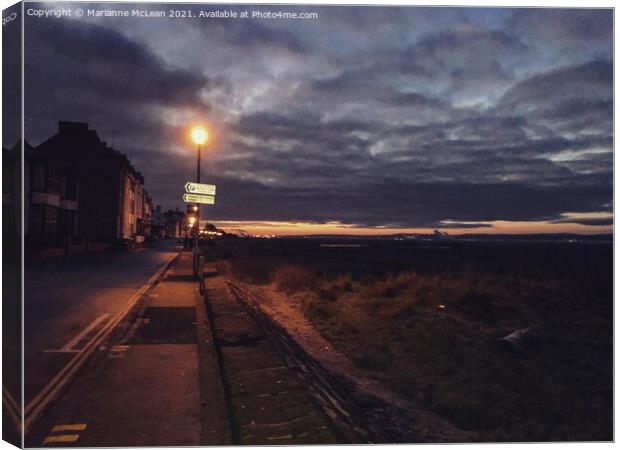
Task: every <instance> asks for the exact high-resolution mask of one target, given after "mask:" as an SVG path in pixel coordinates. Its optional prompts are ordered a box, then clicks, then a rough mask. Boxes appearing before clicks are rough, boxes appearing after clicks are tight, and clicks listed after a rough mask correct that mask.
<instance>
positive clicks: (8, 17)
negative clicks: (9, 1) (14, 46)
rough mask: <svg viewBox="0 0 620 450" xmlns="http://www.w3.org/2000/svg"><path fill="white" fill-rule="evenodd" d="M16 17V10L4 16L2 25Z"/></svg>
mask: <svg viewBox="0 0 620 450" xmlns="http://www.w3.org/2000/svg"><path fill="white" fill-rule="evenodd" d="M15 19H17V13H16V12H13V13H11V14H9V15H8V16H6V17H3V18H2V26H5V25H7V24H9V23H11V22H13V21H14V20H15Z"/></svg>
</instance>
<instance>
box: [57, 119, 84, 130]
mask: <svg viewBox="0 0 620 450" xmlns="http://www.w3.org/2000/svg"><path fill="white" fill-rule="evenodd" d="M58 131H59V132H60V133H64V132H67V133H71V132H84V131H88V124H87V123H86V122H65V121H62V120H61V121H60V122H58Z"/></svg>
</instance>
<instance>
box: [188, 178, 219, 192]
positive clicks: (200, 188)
mask: <svg viewBox="0 0 620 450" xmlns="http://www.w3.org/2000/svg"><path fill="white" fill-rule="evenodd" d="M185 192H187V193H188V194H204V195H215V185H214V184H200V183H192V182H191V181H188V182H187V183H185Z"/></svg>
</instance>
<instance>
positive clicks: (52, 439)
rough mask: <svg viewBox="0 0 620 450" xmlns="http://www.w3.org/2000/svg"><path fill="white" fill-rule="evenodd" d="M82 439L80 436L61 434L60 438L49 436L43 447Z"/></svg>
mask: <svg viewBox="0 0 620 450" xmlns="http://www.w3.org/2000/svg"><path fill="white" fill-rule="evenodd" d="M79 438H80V435H79V434H61V435H58V436H48V437H46V438H45V440H44V441H43V445H46V444H54V443H58V442H75V441H77V440H78V439H79Z"/></svg>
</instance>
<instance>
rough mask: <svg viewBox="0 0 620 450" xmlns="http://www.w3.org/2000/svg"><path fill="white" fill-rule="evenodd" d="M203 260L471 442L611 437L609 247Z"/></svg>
mask: <svg viewBox="0 0 620 450" xmlns="http://www.w3.org/2000/svg"><path fill="white" fill-rule="evenodd" d="M211 254H212V255H214V256H215V257H216V258H217V259H218V260H219V269H220V271H222V272H226V273H228V274H229V276H231V277H234V278H236V279H237V280H238V281H241V282H243V283H245V284H246V285H250V286H254V287H255V288H256V289H257V290H258V292H262V293H263V295H266V296H270V297H271V300H275V301H279V302H287V303H289V304H290V305H292V306H294V307H295V308H298V309H299V310H300V311H302V312H303V314H304V315H305V317H306V318H307V319H308V320H309V321H310V322H311V323H312V325H313V326H314V327H315V328H316V329H317V330H318V331H319V332H320V333H321V334H322V335H323V336H324V337H325V338H327V339H328V340H329V341H330V342H331V343H332V344H333V345H334V346H335V347H336V348H337V349H339V350H340V351H341V352H343V353H344V354H345V355H347V357H348V358H349V359H351V360H352V361H353V362H354V363H355V364H356V365H357V366H358V367H359V368H361V369H364V370H366V371H368V373H369V374H371V375H372V376H373V377H374V378H376V379H378V380H380V381H381V382H382V383H384V384H385V385H386V386H389V387H390V388H391V389H393V390H395V391H397V392H398V393H399V394H400V395H401V396H402V397H403V398H405V399H407V400H409V401H411V402H413V403H415V404H416V405H418V406H420V407H423V408H425V409H427V410H429V411H431V412H433V413H435V414H437V415H439V416H441V417H442V418H445V419H446V420H448V421H449V422H451V423H452V424H454V425H455V426H456V427H459V428H460V429H462V430H467V431H473V432H475V433H476V435H477V439H476V440H479V441H574V440H577V441H608V440H612V439H613V431H612V430H613V428H612V423H613V422H612V419H613V418H612V414H613V411H612V407H613V404H612V397H613V396H612V393H613V391H612V389H613V381H612V375H613V370H612V356H613V339H612V337H613V248H612V245H611V243H550V242H547V243H543V242H510V243H507V242H504V243H502V242H456V241H436V242H433V241H418V242H416V241H392V240H389V241H388V240H385V241H381V240H367V241H364V240H351V241H347V240H343V239H340V240H331V239H329V240H326V239H270V240H253V239H238V240H228V241H219V242H218V243H217V244H215V247H214V248H212V251H211ZM520 329H529V332H528V333H527V334H526V338H525V339H524V340H523V341H521V342H519V343H518V345H517V346H511V345H507V344H506V343H505V342H504V341H502V340H501V338H502V337H504V336H506V335H508V334H510V333H512V332H514V331H516V330H520Z"/></svg>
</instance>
